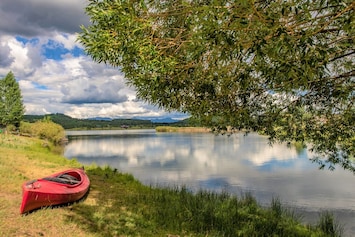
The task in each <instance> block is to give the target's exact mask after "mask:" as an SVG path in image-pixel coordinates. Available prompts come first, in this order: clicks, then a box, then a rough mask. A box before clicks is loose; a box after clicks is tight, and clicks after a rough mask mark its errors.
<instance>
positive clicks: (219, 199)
mask: <svg viewBox="0 0 355 237" xmlns="http://www.w3.org/2000/svg"><path fill="white" fill-rule="evenodd" d="M51 150H52V148H51V146H48V144H47V143H43V141H42V140H38V139H34V138H24V137H20V136H14V135H4V134H0V190H1V192H0V235H1V236H337V234H336V231H334V228H335V229H336V226H334V224H333V223H332V222H331V216H328V217H327V216H324V217H323V218H321V222H320V223H319V225H316V226H305V225H302V224H300V222H299V221H298V220H297V218H294V216H293V215H292V213H290V212H289V211H287V210H284V209H283V208H282V206H281V204H280V202H278V201H277V200H274V201H272V202H271V204H270V208H266V209H265V208H260V207H259V205H258V204H257V203H256V201H255V199H254V198H253V197H251V196H250V195H245V196H244V197H235V196H230V195H228V194H226V193H224V194H218V195H217V194H215V193H210V192H204V191H201V192H199V193H197V194H192V193H190V192H189V191H188V190H187V189H184V188H182V189H180V188H176V189H160V188H153V187H147V186H144V185H142V184H141V183H139V182H138V181H137V180H135V179H134V177H133V176H131V175H128V174H122V173H120V172H119V171H117V170H113V169H110V168H100V167H95V166H90V167H85V168H86V170H87V173H88V175H89V177H90V180H91V190H90V193H89V195H88V197H87V199H86V200H84V201H83V202H80V203H77V204H74V205H71V206H67V207H62V208H55V209H51V208H46V209H43V210H39V211H36V212H34V213H31V214H29V215H25V216H21V215H19V207H20V203H21V198H22V196H21V188H20V187H21V184H22V183H23V182H24V181H26V180H30V179H35V178H38V177H42V176H46V175H48V174H51V173H54V172H57V171H59V170H63V169H66V168H71V167H80V166H81V164H79V163H77V162H76V161H69V160H67V159H65V158H63V157H61V156H58V155H55V154H53V153H52V151H51ZM334 232H335V233H334Z"/></svg>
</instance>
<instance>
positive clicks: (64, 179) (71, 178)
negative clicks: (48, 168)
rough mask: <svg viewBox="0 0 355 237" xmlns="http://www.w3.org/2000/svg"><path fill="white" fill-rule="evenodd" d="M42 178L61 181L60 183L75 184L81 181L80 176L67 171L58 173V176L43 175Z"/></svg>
mask: <svg viewBox="0 0 355 237" xmlns="http://www.w3.org/2000/svg"><path fill="white" fill-rule="evenodd" d="M42 180H47V181H51V182H56V183H61V184H70V185H75V184H78V183H80V182H81V177H80V175H79V174H78V173H76V172H69V173H64V174H60V175H58V176H50V177H45V178H42Z"/></svg>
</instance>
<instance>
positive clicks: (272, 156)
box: [64, 129, 355, 236]
mask: <svg viewBox="0 0 355 237" xmlns="http://www.w3.org/2000/svg"><path fill="white" fill-rule="evenodd" d="M66 134H67V136H68V139H69V143H68V145H67V146H66V147H65V150H64V156H65V157H67V158H69V159H72V158H76V159H77V160H78V161H79V162H81V163H82V164H87V165H89V164H92V163H95V164H97V165H99V166H104V165H109V166H111V167H112V168H117V169H118V170H119V171H121V172H124V173H130V174H132V175H133V176H134V177H135V178H136V179H138V180H140V181H141V182H142V183H144V184H147V185H153V186H155V185H159V186H172V187H176V186H181V185H184V186H186V187H187V188H188V189H190V190H191V191H197V190H200V189H204V190H210V191H215V192H221V191H227V192H229V193H232V194H236V195H241V194H243V193H251V194H252V195H253V196H254V197H255V198H256V199H257V200H258V202H259V203H260V204H262V205H269V204H270V202H271V200H272V198H273V197H275V198H279V199H280V200H281V202H282V203H283V204H284V205H285V206H287V207H291V208H292V209H294V210H295V212H300V213H302V215H303V220H304V221H305V222H308V223H314V222H315V221H317V220H318V215H319V213H320V212H321V211H324V210H328V211H331V212H333V213H334V215H335V217H336V218H337V220H339V222H340V223H341V224H342V225H344V231H345V234H346V236H355V189H354V181H355V176H354V175H353V174H352V173H351V172H349V171H344V170H342V169H341V168H340V167H337V168H336V170H335V171H329V170H319V169H318V165H317V164H315V163H312V162H311V161H310V160H309V159H310V158H311V157H312V156H313V154H311V153H310V152H309V151H307V150H306V149H296V148H295V147H292V146H291V147H288V146H286V145H285V144H273V146H270V145H269V143H268V140H267V138H266V137H264V136H260V135H258V134H255V133H251V134H248V135H247V136H244V134H234V135H231V136H222V135H214V134H210V133H158V132H155V130H152V129H147V130H99V131H97V130H95V131H94V130H90V131H66Z"/></svg>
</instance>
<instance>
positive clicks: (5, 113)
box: [0, 72, 25, 127]
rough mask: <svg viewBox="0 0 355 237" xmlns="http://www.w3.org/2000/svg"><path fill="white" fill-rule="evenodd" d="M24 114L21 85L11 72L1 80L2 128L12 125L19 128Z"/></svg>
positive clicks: (0, 106)
mask: <svg viewBox="0 0 355 237" xmlns="http://www.w3.org/2000/svg"><path fill="white" fill-rule="evenodd" d="M24 113H25V108H24V105H23V102H22V95H21V90H20V87H19V84H18V82H17V81H16V79H15V76H14V74H13V73H12V72H9V73H8V74H7V75H6V77H5V78H3V79H1V80H0V126H7V125H10V124H12V125H15V126H17V127H18V126H19V124H20V122H21V121H22V119H23V115H24Z"/></svg>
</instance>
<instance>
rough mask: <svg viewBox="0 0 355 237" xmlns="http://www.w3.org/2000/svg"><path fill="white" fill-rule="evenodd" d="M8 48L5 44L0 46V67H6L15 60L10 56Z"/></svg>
mask: <svg viewBox="0 0 355 237" xmlns="http://www.w3.org/2000/svg"><path fill="white" fill-rule="evenodd" d="M10 51H11V49H10V47H9V46H8V45H7V44H4V43H3V44H1V45H0V66H1V67H8V66H10V65H11V63H12V62H13V61H14V60H15V58H14V57H13V56H11V55H10Z"/></svg>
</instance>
